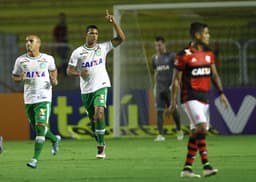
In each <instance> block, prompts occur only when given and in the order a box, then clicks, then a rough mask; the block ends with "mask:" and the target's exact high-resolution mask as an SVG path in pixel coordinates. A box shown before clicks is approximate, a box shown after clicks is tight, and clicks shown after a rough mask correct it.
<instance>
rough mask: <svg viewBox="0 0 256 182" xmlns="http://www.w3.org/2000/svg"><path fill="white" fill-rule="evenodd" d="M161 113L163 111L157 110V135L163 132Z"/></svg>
mask: <svg viewBox="0 0 256 182" xmlns="http://www.w3.org/2000/svg"><path fill="white" fill-rule="evenodd" d="M163 114H164V111H162V110H161V111H157V129H158V132H159V135H163V134H164V129H163Z"/></svg>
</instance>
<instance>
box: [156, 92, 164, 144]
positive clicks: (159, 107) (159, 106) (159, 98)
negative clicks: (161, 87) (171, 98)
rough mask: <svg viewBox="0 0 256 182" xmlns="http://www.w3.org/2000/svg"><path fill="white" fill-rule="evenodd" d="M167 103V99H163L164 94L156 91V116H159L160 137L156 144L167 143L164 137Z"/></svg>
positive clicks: (157, 138) (158, 136)
mask: <svg viewBox="0 0 256 182" xmlns="http://www.w3.org/2000/svg"><path fill="white" fill-rule="evenodd" d="M165 101H166V99H165V98H164V97H163V94H162V93H159V91H156V99H155V102H156V103H155V104H156V114H157V117H156V119H157V122H156V123H157V130H158V135H157V137H156V138H155V141H156V142H161V141H165V137H164V127H163V125H164V109H165Z"/></svg>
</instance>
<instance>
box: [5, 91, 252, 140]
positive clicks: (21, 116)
mask: <svg viewBox="0 0 256 182" xmlns="http://www.w3.org/2000/svg"><path fill="white" fill-rule="evenodd" d="M224 92H225V93H226V95H227V97H228V99H229V101H230V108H229V109H225V108H223V106H222V105H221V104H220V103H219V99H218V94H217V92H216V91H212V92H211V101H210V104H211V106H210V115H211V119H210V120H211V125H212V126H213V127H214V128H215V129H217V131H218V132H219V133H220V134H221V135H241V134H246V135H247V134H256V125H255V123H254V121H255V120H256V109H255V108H256V88H254V87H248V88H244V87H242V88H226V89H225V90H224ZM0 99H1V101H2V102H1V104H0V108H1V111H2V116H3V117H2V118H5V119H4V120H2V122H0V134H1V135H2V136H4V138H5V139H6V140H28V139H33V138H34V132H33V131H32V130H31V129H30V127H29V124H28V121H27V118H26V115H25V110H24V105H23V95H22V93H15V94H0ZM121 103H122V108H121V118H120V121H121V122H120V123H121V126H120V130H121V131H120V132H121V135H122V137H150V136H155V135H156V134H157V129H156V123H155V117H156V116H155V111H154V102H153V96H152V93H151V91H146V90H132V91H130V92H129V93H126V94H124V95H122V98H121ZM52 106H53V107H52V115H51V118H50V127H51V129H52V131H53V132H54V133H55V134H60V135H61V136H62V137H63V138H75V139H89V138H91V137H92V131H91V129H90V121H89V118H88V117H87V114H86V111H85V109H84V107H83V106H82V102H81V98H80V93H79V92H54V93H53V104H52ZM105 114H106V123H107V128H106V136H107V138H112V137H113V101H112V91H110V92H109V96H108V101H107V110H106V113H105ZM181 115H182V122H183V123H182V124H183V125H182V129H183V131H184V133H185V134H188V132H189V128H188V121H187V118H186V117H185V114H181ZM164 130H165V134H166V135H167V136H172V135H175V125H174V124H173V121H172V119H167V118H166V120H165V125H164Z"/></svg>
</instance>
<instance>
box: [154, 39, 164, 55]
mask: <svg viewBox="0 0 256 182" xmlns="http://www.w3.org/2000/svg"><path fill="white" fill-rule="evenodd" d="M155 50H156V52H160V53H162V52H164V50H165V44H164V43H163V42H162V41H155Z"/></svg>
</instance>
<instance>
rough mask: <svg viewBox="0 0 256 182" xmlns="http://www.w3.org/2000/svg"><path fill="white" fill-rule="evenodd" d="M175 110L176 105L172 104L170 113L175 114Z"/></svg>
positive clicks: (169, 109)
mask: <svg viewBox="0 0 256 182" xmlns="http://www.w3.org/2000/svg"><path fill="white" fill-rule="evenodd" d="M175 110H176V103H171V105H170V106H169V108H168V112H169V113H170V114H173V113H174V111H175Z"/></svg>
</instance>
